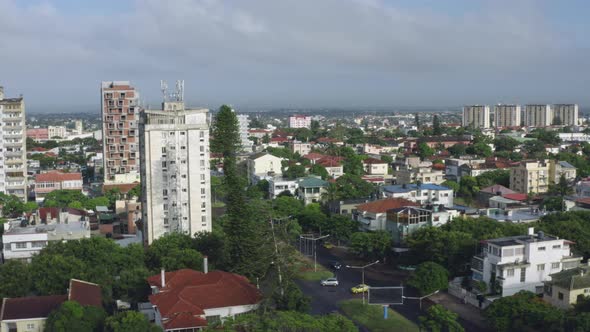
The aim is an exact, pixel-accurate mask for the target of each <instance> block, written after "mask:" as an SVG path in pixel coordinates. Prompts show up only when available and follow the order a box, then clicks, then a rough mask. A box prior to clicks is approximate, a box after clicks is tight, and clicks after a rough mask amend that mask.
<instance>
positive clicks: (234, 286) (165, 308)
mask: <svg viewBox="0 0 590 332" xmlns="http://www.w3.org/2000/svg"><path fill="white" fill-rule="evenodd" d="M160 278H161V276H160V274H157V275H153V276H151V277H148V279H147V281H148V283H149V284H150V285H151V286H156V287H159V288H160V291H159V292H158V293H157V294H154V295H150V297H149V299H150V302H151V303H152V304H153V305H156V306H158V309H159V311H160V313H161V314H162V317H163V319H165V320H164V327H165V329H171V328H191V327H196V326H206V321H205V320H203V319H202V317H201V316H202V315H204V310H205V309H212V308H222V307H231V306H240V305H252V304H257V303H259V302H260V301H261V300H262V295H261V293H260V291H259V290H258V289H257V288H256V287H255V286H254V285H252V284H251V283H250V282H249V281H248V279H247V278H246V277H243V276H240V275H237V274H233V273H229V272H224V271H212V272H209V273H203V272H199V271H195V270H190V269H183V270H178V271H173V272H166V273H165V282H166V285H165V287H164V288H162V284H161V279H160ZM192 324H195V325H192ZM196 324H201V325H196Z"/></svg>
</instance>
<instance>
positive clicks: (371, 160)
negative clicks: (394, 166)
mask: <svg viewBox="0 0 590 332" xmlns="http://www.w3.org/2000/svg"><path fill="white" fill-rule="evenodd" d="M363 164H369V165H370V164H387V162H385V161H383V160H381V159H377V158H367V159H365V160H363Z"/></svg>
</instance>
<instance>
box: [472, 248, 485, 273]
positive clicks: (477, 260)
mask: <svg viewBox="0 0 590 332" xmlns="http://www.w3.org/2000/svg"><path fill="white" fill-rule="evenodd" d="M483 260H484V255H483V253H482V254H479V255H476V256H473V257H472V258H471V270H472V271H477V272H479V273H483Z"/></svg>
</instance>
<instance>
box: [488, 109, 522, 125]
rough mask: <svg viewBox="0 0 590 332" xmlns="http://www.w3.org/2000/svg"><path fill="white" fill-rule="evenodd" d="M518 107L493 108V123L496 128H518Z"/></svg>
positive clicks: (519, 121) (519, 122)
mask: <svg viewBox="0 0 590 332" xmlns="http://www.w3.org/2000/svg"><path fill="white" fill-rule="evenodd" d="M520 113H521V112H520V105H503V104H499V105H496V106H494V122H495V127H496V128H506V127H520V125H521V124H522V123H521V120H520Z"/></svg>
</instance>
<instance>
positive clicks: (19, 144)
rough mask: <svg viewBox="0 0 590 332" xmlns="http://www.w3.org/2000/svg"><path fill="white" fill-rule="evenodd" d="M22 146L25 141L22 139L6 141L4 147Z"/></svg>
mask: <svg viewBox="0 0 590 332" xmlns="http://www.w3.org/2000/svg"><path fill="white" fill-rule="evenodd" d="M5 137H6V136H5ZM22 146H23V142H22V141H20V142H8V141H4V147H6V148H10V147H12V148H20V147H22Z"/></svg>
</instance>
